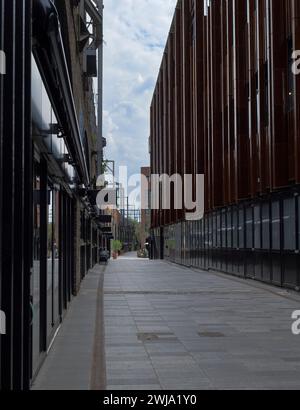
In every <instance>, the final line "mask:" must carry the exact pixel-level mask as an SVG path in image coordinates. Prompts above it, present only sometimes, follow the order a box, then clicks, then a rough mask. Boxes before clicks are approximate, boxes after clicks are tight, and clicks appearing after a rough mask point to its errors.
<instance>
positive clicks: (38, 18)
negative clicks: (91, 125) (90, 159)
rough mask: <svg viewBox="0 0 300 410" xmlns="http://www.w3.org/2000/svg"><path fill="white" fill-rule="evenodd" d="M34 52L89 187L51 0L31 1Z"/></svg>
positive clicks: (72, 151)
mask: <svg viewBox="0 0 300 410" xmlns="http://www.w3.org/2000/svg"><path fill="white" fill-rule="evenodd" d="M32 14H33V18H32V24H33V27H32V30H33V53H34V56H35V59H36V62H37V65H38V68H39V70H40V72H41V75H42V77H43V81H44V83H45V87H46V89H47V92H48V95H49V98H50V100H51V103H52V104H53V108H54V111H55V114H56V117H57V119H58V121H59V123H60V125H61V127H62V128H63V131H64V139H65V142H66V145H67V147H68V149H69V152H70V154H71V156H72V158H73V160H74V164H75V168H76V170H77V172H78V175H79V178H80V180H81V181H80V182H82V183H84V184H85V186H86V187H89V186H90V176H89V171H88V167H87V159H86V157H85V153H84V147H83V143H82V139H81V136H80V130H79V125H78V119H77V113H76V109H75V103H74V97H73V92H72V87H71V81H70V76H69V71H68V66H67V61H66V56H65V50H64V45H63V40H62V36H61V29H60V21H59V16H58V12H57V10H56V7H55V6H54V4H53V3H52V1H51V0H33V11H32Z"/></svg>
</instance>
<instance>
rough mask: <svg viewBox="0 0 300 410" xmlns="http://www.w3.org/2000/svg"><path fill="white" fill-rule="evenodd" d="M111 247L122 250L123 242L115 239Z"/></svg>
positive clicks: (116, 250)
mask: <svg viewBox="0 0 300 410" xmlns="http://www.w3.org/2000/svg"><path fill="white" fill-rule="evenodd" d="M111 247H112V250H113V251H114V252H120V251H121V250H122V248H123V244H122V242H121V241H117V240H114V241H112V244H111Z"/></svg>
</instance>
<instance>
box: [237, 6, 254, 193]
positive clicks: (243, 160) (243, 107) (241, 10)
mask: <svg viewBox="0 0 300 410" xmlns="http://www.w3.org/2000/svg"><path fill="white" fill-rule="evenodd" d="M233 16H234V23H233V30H234V33H233V37H234V38H233V47H234V56H233V61H234V67H233V70H234V85H233V87H234V101H235V104H234V117H235V119H234V133H235V138H234V139H235V182H236V199H237V200H241V199H246V198H247V197H249V190H250V189H249V188H250V173H249V169H250V168H249V138H248V89H247V69H246V67H245V62H246V61H247V48H246V29H247V3H246V2H245V1H239V0H234V1H233Z"/></svg>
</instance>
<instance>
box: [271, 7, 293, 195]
mask: <svg viewBox="0 0 300 410" xmlns="http://www.w3.org/2000/svg"><path fill="white" fill-rule="evenodd" d="M285 6H286V0H276V1H271V2H270V20H271V33H270V37H271V64H272V80H271V93H272V132H271V135H272V186H273V188H281V187H284V186H287V185H288V182H289V172H288V171H289V170H288V143H287V141H288V140H287V118H286V97H287V96H286V89H285V87H286V80H285V79H286V76H287V68H288V65H287V60H288V52H287V41H286V31H285V24H286V21H285V18H284V16H285Z"/></svg>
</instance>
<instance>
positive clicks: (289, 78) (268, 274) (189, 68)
mask: <svg viewBox="0 0 300 410" xmlns="http://www.w3.org/2000/svg"><path fill="white" fill-rule="evenodd" d="M299 18H300V1H299V0H276V1H275V0H245V1H240V0H218V1H214V0H212V1H206V0H204V1H202V0H199V1H196V0H179V1H178V3H177V7H176V10H175V15H174V19H173V22H172V26H171V30H170V33H169V37H168V40H167V44H166V48H165V52H164V56H163V61H162V64H161V68H160V72H159V76H158V81H157V84H156V88H155V92H154V96H153V100H152V104H151V138H150V141H151V172H152V174H160V175H162V174H167V175H173V174H176V173H177V174H179V175H181V176H183V175H185V174H191V175H194V176H195V175H196V174H204V175H205V216H204V218H203V219H202V220H199V221H193V222H188V221H185V219H186V218H185V209H175V206H174V203H173V206H171V210H163V209H162V207H161V208H160V209H159V210H153V211H152V236H153V242H154V244H155V249H156V256H157V257H161V258H168V259H170V260H172V261H175V262H178V263H181V264H184V265H187V266H196V267H199V268H203V269H212V270H218V271H224V272H227V273H230V274H233V275H238V276H242V277H249V278H254V279H257V280H261V281H265V282H269V283H273V284H275V285H278V286H286V287H291V288H293V289H299V287H300V276H299V272H300V270H299V251H300V227H299V221H300V199H299V192H300V191H299V183H300V161H299V154H300V129H299V127H300V114H299V109H300V77H299V75H295V74H294V72H293V68H294V63H295V61H294V60H293V58H292V56H293V52H294V51H296V50H299V48H300V24H299V21H300V20H299Z"/></svg>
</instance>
